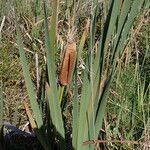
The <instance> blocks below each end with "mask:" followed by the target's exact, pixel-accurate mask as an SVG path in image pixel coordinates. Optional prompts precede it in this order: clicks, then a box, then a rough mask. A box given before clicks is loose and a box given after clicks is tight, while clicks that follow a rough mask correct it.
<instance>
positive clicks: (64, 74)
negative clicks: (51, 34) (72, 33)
mask: <svg viewBox="0 0 150 150" xmlns="http://www.w3.org/2000/svg"><path fill="white" fill-rule="evenodd" d="M76 57H77V52H76V42H75V40H74V39H73V38H69V40H68V44H67V46H66V50H65V54H64V58H63V63H62V66H61V70H60V75H59V81H60V83H61V85H63V86H66V85H67V84H69V83H70V81H71V79H72V75H73V71H74V67H75V63H76Z"/></svg>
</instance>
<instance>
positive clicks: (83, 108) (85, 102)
mask: <svg viewBox="0 0 150 150" xmlns="http://www.w3.org/2000/svg"><path fill="white" fill-rule="evenodd" d="M89 89H90V83H89V79H88V74H87V73H86V72H85V73H84V82H83V87H82V95H81V99H80V110H79V121H78V141H77V144H78V146H77V149H78V150H80V149H83V147H82V142H83V135H84V131H87V132H88V130H87V129H85V122H86V112H87V110H88V106H89V100H90V99H89V97H90V95H91V92H90V90H89ZM87 91H89V92H88V93H87Z"/></svg>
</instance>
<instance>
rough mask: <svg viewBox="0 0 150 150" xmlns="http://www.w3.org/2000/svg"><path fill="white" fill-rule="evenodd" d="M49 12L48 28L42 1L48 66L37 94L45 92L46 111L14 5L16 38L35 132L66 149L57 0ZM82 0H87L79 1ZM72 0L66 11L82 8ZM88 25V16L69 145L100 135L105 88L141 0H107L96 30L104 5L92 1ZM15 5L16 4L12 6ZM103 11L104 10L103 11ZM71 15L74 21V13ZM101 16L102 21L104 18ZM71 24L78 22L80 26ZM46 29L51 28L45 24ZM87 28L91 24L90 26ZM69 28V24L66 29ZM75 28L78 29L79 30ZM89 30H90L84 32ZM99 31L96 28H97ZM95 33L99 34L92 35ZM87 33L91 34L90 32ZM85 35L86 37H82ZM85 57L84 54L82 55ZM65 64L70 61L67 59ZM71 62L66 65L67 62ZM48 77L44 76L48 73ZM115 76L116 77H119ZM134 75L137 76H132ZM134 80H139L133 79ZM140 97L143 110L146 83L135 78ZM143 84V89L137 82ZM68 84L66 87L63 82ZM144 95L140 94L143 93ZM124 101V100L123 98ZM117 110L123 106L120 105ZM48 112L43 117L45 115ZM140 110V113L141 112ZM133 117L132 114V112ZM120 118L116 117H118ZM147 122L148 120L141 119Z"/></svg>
mask: <svg viewBox="0 0 150 150" xmlns="http://www.w3.org/2000/svg"><path fill="white" fill-rule="evenodd" d="M51 3H52V6H53V7H52V10H53V12H52V15H51V21H50V22H51V24H50V28H49V24H48V19H47V18H48V15H47V14H48V12H47V6H46V2H45V1H43V10H44V30H45V41H44V42H45V48H44V49H45V53H46V68H47V77H45V78H44V79H43V80H44V82H45V83H44V84H41V86H40V89H45V90H42V92H41V93H40V94H41V95H46V96H45V97H43V99H42V103H43V104H44V103H46V105H45V106H46V114H45V112H44V111H43V109H42V110H40V107H39V103H38V101H39V97H38V95H36V92H35V90H34V88H35V87H34V84H33V82H32V79H31V76H30V72H29V67H28V64H27V59H26V57H25V51H24V45H23V40H22V37H21V32H20V30H19V23H18V22H17V11H16V31H17V44H18V48H19V54H20V62H21V65H22V69H23V74H24V78H25V82H26V87H27V91H28V95H29V98H30V104H31V108H32V111H33V118H34V120H35V122H36V128H35V129H34V130H35V133H36V134H37V137H38V138H39V140H40V142H41V144H42V145H43V147H44V148H45V149H54V147H57V149H62V150H64V149H65V147H67V145H66V144H65V143H66V141H65V139H66V136H65V132H67V131H66V128H65V126H66V124H65V123H64V120H63V108H62V106H61V105H60V101H62V100H60V98H61V99H62V98H64V99H63V101H66V100H67V99H65V97H66V96H65V94H66V93H65V92H64V96H60V95H59V94H60V91H59V89H60V88H62V87H60V86H59V85H58V76H59V75H58V73H57V72H56V70H57V67H56V53H57V48H58V46H57V42H56V37H57V28H58V13H59V10H58V8H59V1H52V2H51ZM83 3H86V2H85V1H83ZM67 4H68V3H67ZM75 4H76V5H73V3H72V4H70V5H71V6H69V8H68V9H67V10H68V11H70V12H72V9H73V10H74V11H73V12H74V13H76V11H77V10H78V7H79V8H80V7H81V6H80V5H81V4H82V2H78V3H75ZM89 4H90V7H89V8H90V11H91V12H90V25H88V21H87V29H85V31H84V32H83V34H82V38H81V40H79V46H77V48H78V58H77V62H76V67H75V71H74V73H75V78H74V80H73V81H72V83H71V84H72V85H73V86H74V87H75V88H74V98H73V110H72V111H73V114H72V116H73V123H72V139H71V138H70V140H72V149H77V150H80V149H81V150H84V149H85V150H92V149H94V145H89V144H88V141H90V140H96V139H98V138H99V137H100V135H101V134H100V129H102V123H103V118H104V116H105V110H106V104H107V100H108V97H109V91H110V87H111V84H112V81H113V79H114V77H115V76H116V72H117V71H118V70H117V69H118V67H119V59H120V58H121V56H122V53H123V52H124V50H125V46H126V43H127V40H128V37H129V34H130V29H131V27H132V25H133V23H134V20H135V19H136V17H137V15H138V14H139V13H140V11H141V10H142V9H144V6H145V4H147V3H146V1H145V0H141V1H137V0H133V1H131V0H124V1H120V0H112V1H111V2H110V3H109V4H108V7H109V10H108V13H107V16H106V19H105V18H104V17H103V19H104V20H105V23H104V25H102V30H101V31H100V33H99V32H98V30H97V22H96V21H97V20H98V19H99V18H98V17H99V16H98V13H99V12H98V11H99V9H100V8H101V7H103V3H99V2H98V1H96V0H95V1H92V2H91V1H90V2H89ZM16 9H17V8H16ZM106 12H107V11H106ZM69 15H70V16H69V17H70V20H69V21H72V20H71V19H72V18H73V17H74V16H78V14H77V15H75V14H73V15H74V16H71V13H70V14H69ZM74 21H76V20H75V19H74ZM102 23H103V22H101V24H102ZM75 25H76V23H74V22H70V28H74V26H75ZM75 28H79V27H78V26H77V27H76V26H75ZM49 29H50V30H49ZM88 29H89V30H88ZM70 30H71V29H70ZM77 31H78V30H77ZM88 31H89V32H88ZM97 32H98V33H97ZM97 34H98V38H96V36H97ZM88 36H89V38H88ZM87 38H88V40H86V39H87ZM86 44H87V47H88V48H87V55H85V58H84V60H85V61H84V66H85V69H84V70H83V71H82V74H81V80H82V84H81V85H80V86H81V89H80V91H79V86H78V72H79V68H78V66H79V65H80V60H81V59H82V57H81V55H82V54H84V53H85V50H84V46H86ZM82 60H83V59H82ZM68 65H69V64H68ZM68 68H69V66H68ZM46 78H47V79H46ZM118 78H119V77H118ZM136 79H138V76H136ZM136 81H137V80H136ZM138 86H139V87H138V88H137V89H138V93H139V96H138V98H140V99H138V103H139V104H140V105H139V107H141V108H140V109H141V111H142V113H143V114H144V113H145V112H144V108H143V107H142V106H143V101H142V99H143V98H144V97H145V93H144V91H143V89H144V85H141V84H140V83H139V84H138ZM142 86H143V89H142V88H141V87H142ZM65 89H68V88H65ZM143 100H144V99H143ZM122 105H123V104H122ZM119 113H120V114H121V113H122V110H121V109H120V112H119ZM45 115H46V117H45ZM143 116H144V115H143ZM132 122H134V117H132ZM117 124H119V120H118V123H117ZM144 124H145V125H146V123H144ZM85 141H87V144H85V145H84V146H83V142H85Z"/></svg>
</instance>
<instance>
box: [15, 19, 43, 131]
mask: <svg viewBox="0 0 150 150" xmlns="http://www.w3.org/2000/svg"><path fill="white" fill-rule="evenodd" d="M16 19H17V18H16ZM16 31H17V44H18V48H19V54H20V62H21V65H22V70H23V75H24V78H25V83H26V87H27V91H28V94H29V98H30V104H31V108H32V110H33V113H34V117H35V120H36V123H37V126H38V128H39V129H40V128H42V126H43V121H42V115H41V113H40V109H39V106H38V103H37V99H36V95H35V94H36V93H35V91H34V86H33V82H32V80H31V76H30V72H29V67H28V64H27V60H26V56H25V51H24V49H23V48H24V46H23V42H22V38H21V33H20V31H19V26H18V23H17V21H16Z"/></svg>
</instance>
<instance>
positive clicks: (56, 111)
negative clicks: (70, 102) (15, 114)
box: [44, 3, 65, 149]
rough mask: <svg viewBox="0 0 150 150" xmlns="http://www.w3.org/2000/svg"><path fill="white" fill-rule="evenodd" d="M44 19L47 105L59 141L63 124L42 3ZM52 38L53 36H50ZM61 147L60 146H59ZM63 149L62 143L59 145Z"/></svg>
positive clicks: (45, 14)
mask: <svg viewBox="0 0 150 150" xmlns="http://www.w3.org/2000/svg"><path fill="white" fill-rule="evenodd" d="M44 20H45V42H46V57H47V70H48V79H49V85H50V89H49V88H48V89H49V90H48V91H49V92H48V93H47V95H48V96H49V97H48V100H49V107H51V106H50V105H51V104H52V105H53V109H51V110H50V111H52V112H51V113H52V114H53V115H54V116H51V117H53V125H54V126H55V129H56V131H57V132H58V133H59V135H60V136H61V137H60V139H59V140H60V141H61V139H62V138H63V139H64V138H65V134H64V125H63V119H62V114H61V107H60V104H59V96H58V95H59V90H58V89H57V79H56V72H55V59H54V53H53V50H52V49H51V48H52V47H51V43H50V36H49V30H48V22H47V13H46V6H45V3H44ZM51 38H54V37H51ZM60 147H61V146H60ZM61 148H62V149H63V145H62V147H61Z"/></svg>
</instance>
